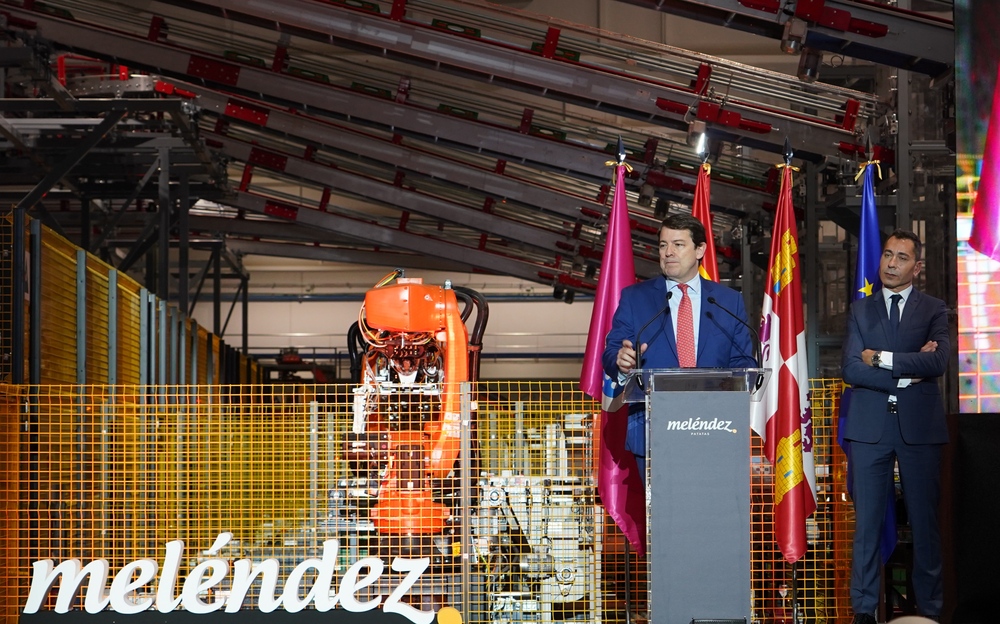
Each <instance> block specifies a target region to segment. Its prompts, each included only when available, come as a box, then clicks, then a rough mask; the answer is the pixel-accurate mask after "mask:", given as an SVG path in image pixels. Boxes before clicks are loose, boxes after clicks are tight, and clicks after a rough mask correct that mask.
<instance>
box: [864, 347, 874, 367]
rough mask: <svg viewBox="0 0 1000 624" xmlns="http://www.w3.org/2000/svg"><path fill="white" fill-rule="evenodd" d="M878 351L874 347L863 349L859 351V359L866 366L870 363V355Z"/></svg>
mask: <svg viewBox="0 0 1000 624" xmlns="http://www.w3.org/2000/svg"><path fill="white" fill-rule="evenodd" d="M876 353H878V351H876V350H875V349H865V350H864V351H862V352H861V361H862V362H864V363H865V364H867V365H868V366H871V365H872V356H873V355H875V354H876Z"/></svg>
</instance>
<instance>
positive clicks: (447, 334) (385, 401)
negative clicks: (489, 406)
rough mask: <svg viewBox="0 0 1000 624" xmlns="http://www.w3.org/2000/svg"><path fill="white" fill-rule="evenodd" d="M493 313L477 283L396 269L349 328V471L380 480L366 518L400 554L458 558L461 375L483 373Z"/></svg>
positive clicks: (445, 559)
mask: <svg viewBox="0 0 1000 624" xmlns="http://www.w3.org/2000/svg"><path fill="white" fill-rule="evenodd" d="M460 302H461V303H462V304H464V305H462V306H460ZM473 309H475V310H476V311H477V316H476V319H475V322H474V324H473V328H472V331H471V335H470V332H469V331H468V330H467V329H466V325H465V321H466V320H467V319H468V318H469V317H470V316H471V314H472V311H473ZM487 317H488V308H487V306H486V301H485V299H484V298H483V297H482V296H481V295H480V294H479V293H477V292H475V291H472V290H470V289H465V288H453V287H452V286H451V284H450V283H445V285H444V286H443V287H442V286H431V285H427V284H423V283H422V281H421V280H419V279H408V278H405V277H403V276H402V271H400V270H397V271H395V272H393V273H391V274H389V275H388V276H386V277H385V278H383V280H381V281H380V282H379V284H377V285H376V286H375V288H373V289H372V290H370V291H368V292H367V293H366V295H365V303H364V306H363V307H362V309H361V312H360V315H359V319H358V322H357V324H356V325H355V326H354V327H352V330H351V332H349V336H348V341H349V350H350V353H351V363H352V366H351V368H352V374H354V375H355V381H356V382H357V383H358V386H357V387H356V388H355V389H354V404H353V412H354V413H353V416H354V418H353V426H352V428H351V432H350V433H349V434H348V435H347V438H346V449H345V450H346V455H347V459H348V464H349V467H350V470H351V473H352V477H353V478H355V479H362V480H367V481H368V482H377V483H378V486H377V493H376V495H375V497H374V500H370V501H369V503H370V504H371V507H370V509H369V511H368V518H369V520H370V521H371V523H372V524H373V526H374V528H375V530H376V531H377V532H378V535H379V536H380V538H381V541H382V545H383V547H384V548H386V549H391V550H392V551H393V552H395V553H398V554H401V555H403V556H426V555H428V554H430V553H434V554H435V557H434V561H435V562H436V563H447V562H448V561H449V560H450V559H451V558H452V555H451V542H452V540H451V539H449V538H448V537H447V535H448V534H451V533H454V531H455V525H454V520H453V517H454V515H453V514H452V508H453V507H454V506H455V505H456V504H457V500H456V496H457V490H458V479H459V478H460V476H461V475H459V473H458V470H457V467H456V461H457V459H458V455H459V444H460V435H461V426H462V423H461V399H462V394H461V391H462V384H463V382H466V381H473V380H475V379H476V377H477V376H478V369H479V352H480V347H481V345H482V336H483V332H484V331H485V326H486V320H487ZM470 426H474V424H472V425H470ZM473 434H474V429H473ZM471 437H472V438H474V437H475V436H474V435H473V436H471ZM475 465H476V464H475V463H474V464H473V466H474V467H475ZM473 474H475V470H474V471H473Z"/></svg>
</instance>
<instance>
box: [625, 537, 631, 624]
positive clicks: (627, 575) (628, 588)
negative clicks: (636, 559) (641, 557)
mask: <svg viewBox="0 0 1000 624" xmlns="http://www.w3.org/2000/svg"><path fill="white" fill-rule="evenodd" d="M631 564H632V548H631V546H630V545H629V541H628V538H627V537H626V538H625V624H632V574H631V570H630V568H631V567H632V565H631Z"/></svg>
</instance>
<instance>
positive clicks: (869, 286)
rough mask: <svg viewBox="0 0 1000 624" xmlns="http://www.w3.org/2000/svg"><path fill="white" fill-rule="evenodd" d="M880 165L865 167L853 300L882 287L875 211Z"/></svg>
mask: <svg viewBox="0 0 1000 624" xmlns="http://www.w3.org/2000/svg"><path fill="white" fill-rule="evenodd" d="M877 169H878V165H874V164H869V165H867V166H866V167H865V173H864V175H865V182H864V186H863V187H862V189H861V230H860V232H858V265H857V269H855V273H854V293H853V295H854V296H853V297H852V298H851V300H852V301H855V300H857V299H864V298H865V297H867V296H869V295H872V294H875V292H877V291H878V289H879V288H882V282H881V280H879V277H878V265H879V259H880V258H881V257H882V239H881V237H880V236H879V230H878V213H877V212H876V211H875V184H874V180H873V178H874V177H875V175H874V174H875V171H876V170H877Z"/></svg>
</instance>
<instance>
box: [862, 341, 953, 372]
mask: <svg viewBox="0 0 1000 624" xmlns="http://www.w3.org/2000/svg"><path fill="white" fill-rule="evenodd" d="M935 351H937V342H936V341H934V340H928V341H927V342H926V343H924V346H922V347H920V352H921V353H933V352H935ZM876 353H878V351H876V350H875V349H865V350H864V351H862V352H861V361H862V362H864V363H865V364H867V365H868V366H871V365H872V356H873V355H875V354H876Z"/></svg>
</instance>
